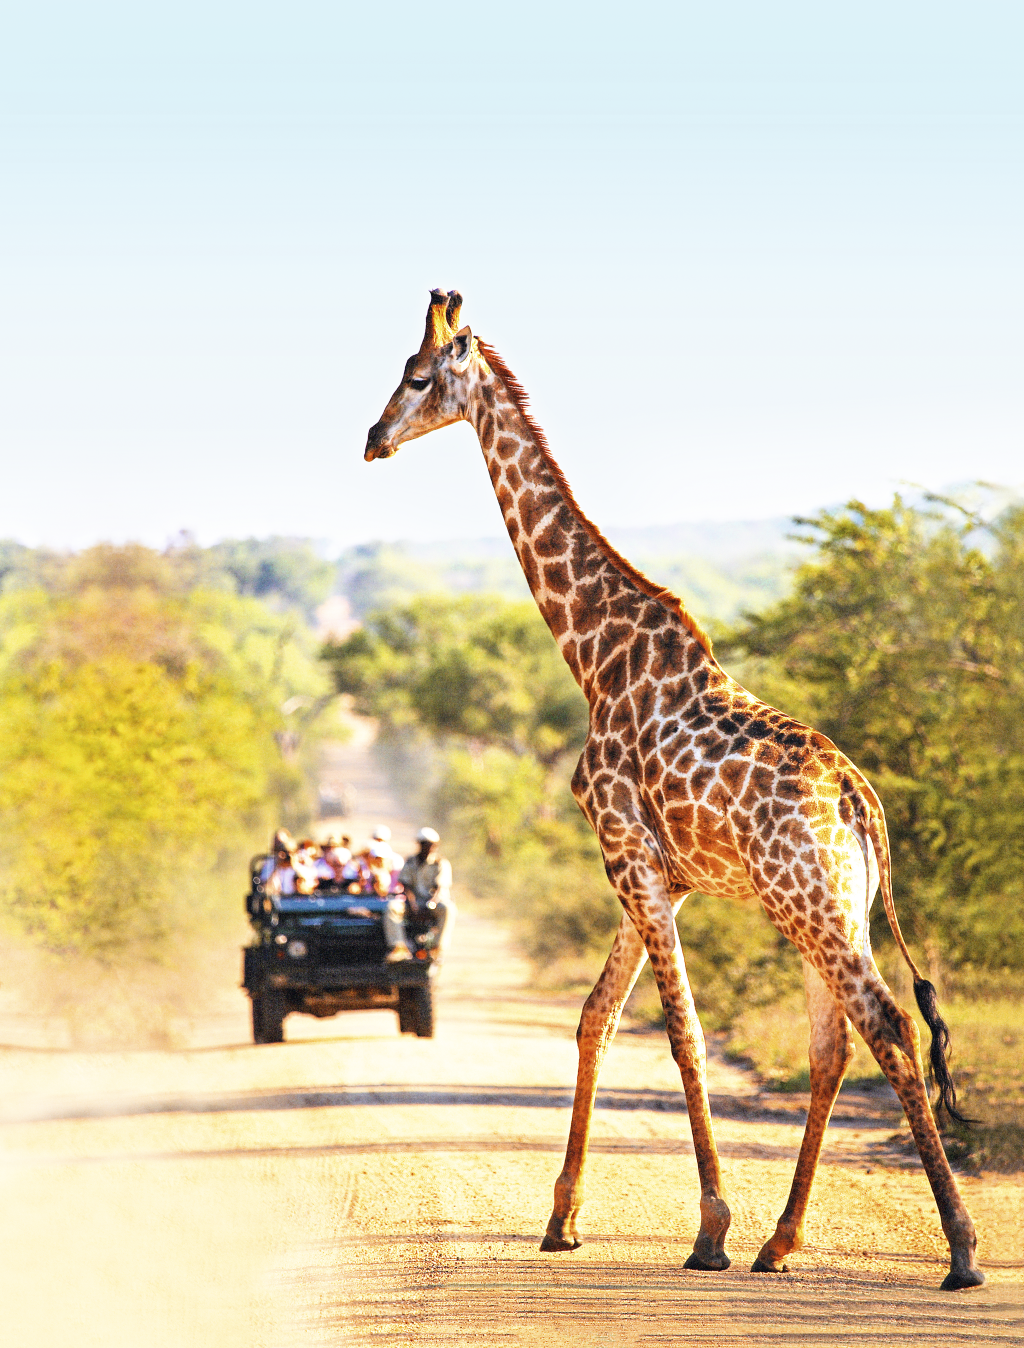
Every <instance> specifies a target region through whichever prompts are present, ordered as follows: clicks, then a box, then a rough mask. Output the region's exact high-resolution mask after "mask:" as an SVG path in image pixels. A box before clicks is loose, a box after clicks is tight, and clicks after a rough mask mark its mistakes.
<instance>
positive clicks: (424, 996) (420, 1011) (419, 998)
mask: <svg viewBox="0 0 1024 1348" xmlns="http://www.w3.org/2000/svg"><path fill="white" fill-rule="evenodd" d="M411 991H412V1003H413V1008H414V1012H415V1017H416V1037H417V1038H418V1039H433V1037H434V985H433V983H428V984H427V985H426V987H422V988H412V989H411Z"/></svg>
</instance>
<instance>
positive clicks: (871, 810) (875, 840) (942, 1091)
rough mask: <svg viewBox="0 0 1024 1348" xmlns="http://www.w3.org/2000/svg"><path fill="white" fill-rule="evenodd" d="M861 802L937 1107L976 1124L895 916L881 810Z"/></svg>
mask: <svg viewBox="0 0 1024 1348" xmlns="http://www.w3.org/2000/svg"><path fill="white" fill-rule="evenodd" d="M862 800H863V804H862V809H863V816H862V817H863V819H864V823H865V827H866V831H867V834H868V837H869V838H870V839H871V845H872V847H873V848H874V849H875V860H876V861H877V862H878V880H879V885H880V886H881V890H882V903H883V904H884V906H885V915H886V917H887V918H888V919H889V926H890V928H891V929H892V934H893V936H894V937H895V938H896V944H897V945H898V946H899V948H900V950H901V951H902V953H903V958H904V959H905V960H906V961H907V965H908V966H909V968H910V972H911V974H912V975H913V979H914V998H915V1000H916V1001H917V1005H918V1008H919V1010H920V1012H921V1015H922V1016H923V1017H924V1022H925V1024H926V1025H927V1026H928V1029H929V1030H930V1031H931V1036H932V1039H931V1046H930V1048H929V1051H928V1058H929V1062H930V1063H931V1069H932V1079H933V1080H934V1082H935V1085H936V1086H937V1087H938V1091H939V1103H940V1105H941V1106H942V1108H943V1109H944V1110H945V1111H946V1113H947V1114H948V1115H949V1117H950V1118H951V1119H956V1121H957V1123H962V1124H965V1125H966V1124H971V1123H975V1122H977V1120H975V1119H969V1118H967V1117H966V1116H965V1115H963V1114H961V1113H960V1111H959V1109H957V1107H956V1084H955V1083H954V1081H953V1074H952V1073H951V1072H950V1070H949V1061H948V1059H949V1026H948V1025H947V1024H946V1022H945V1021H944V1020H943V1019H942V1016H941V1015H940V1014H939V1005H938V1000H937V998H936V995H935V985H934V984H933V983H931V982H929V980H928V979H927V978H925V977H924V975H923V974H922V973H921V970H920V969H919V968H918V967H917V965H916V964H915V963H914V959H913V956H912V955H911V953H910V951H909V950H908V949H907V943H906V941H905V940H904V939H903V933H902V931H900V922H899V918H898V917H897V916H896V905H895V903H893V898H892V862H891V854H890V852H889V834H888V831H887V829H886V827H885V815H884V814H883V813H882V807H881V805H880V804H879V803H878V800H877V797H875V796H874V793H873V792H872V793H871V795H870V796H867V795H866V793H865V796H864V797H862Z"/></svg>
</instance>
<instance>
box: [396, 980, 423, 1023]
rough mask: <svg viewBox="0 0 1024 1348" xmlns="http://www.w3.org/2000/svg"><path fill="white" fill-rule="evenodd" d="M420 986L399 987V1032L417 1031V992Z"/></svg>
mask: <svg viewBox="0 0 1024 1348" xmlns="http://www.w3.org/2000/svg"><path fill="white" fill-rule="evenodd" d="M418 991H419V989H418V988H399V989H398V1033H399V1034H415V1033H416V993H417V992H418Z"/></svg>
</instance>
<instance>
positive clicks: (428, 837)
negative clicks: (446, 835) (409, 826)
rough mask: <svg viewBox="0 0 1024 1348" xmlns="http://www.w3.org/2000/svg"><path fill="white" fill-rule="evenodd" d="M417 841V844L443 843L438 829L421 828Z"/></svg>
mask: <svg viewBox="0 0 1024 1348" xmlns="http://www.w3.org/2000/svg"><path fill="white" fill-rule="evenodd" d="M416 841H417V842H429V843H435V842H440V841H441V835H440V833H438V832H437V830H436V829H432V828H421V829H420V831H419V833H417V834H416Z"/></svg>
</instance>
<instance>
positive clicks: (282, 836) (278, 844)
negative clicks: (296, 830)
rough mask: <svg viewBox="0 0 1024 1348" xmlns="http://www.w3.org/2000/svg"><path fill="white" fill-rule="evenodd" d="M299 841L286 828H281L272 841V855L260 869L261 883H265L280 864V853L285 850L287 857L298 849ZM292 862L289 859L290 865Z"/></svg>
mask: <svg viewBox="0 0 1024 1348" xmlns="http://www.w3.org/2000/svg"><path fill="white" fill-rule="evenodd" d="M297 847H298V843H297V842H296V841H295V839H294V838H293V837H292V835H291V834H290V833H289V832H288V830H287V829H285V828H279V829H278V830H277V832H276V833H275V834H274V836H273V838H272V839H271V841H270V856H268V857H267V859H266V861H264V863H263V866H262V868H261V870H260V884H261V885H265V884H266V883H267V881H268V880H269V879H270V877H271V876H272V875H273V873H274V869H275V867H276V866H277V864H278V859H279V857H280V854H281V853H282V852H283V853H284V855H285V856H286V857H287V858H290V857H291V855H292V853H293V852H294V851H295V850H296V849H297ZM290 864H291V862H290V860H289V865H290Z"/></svg>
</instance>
